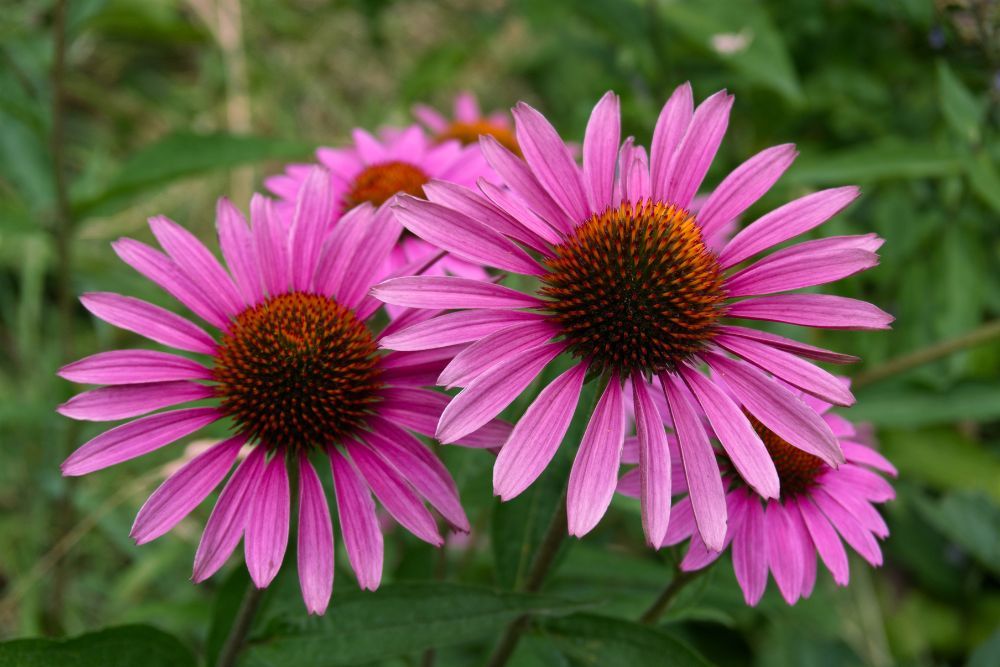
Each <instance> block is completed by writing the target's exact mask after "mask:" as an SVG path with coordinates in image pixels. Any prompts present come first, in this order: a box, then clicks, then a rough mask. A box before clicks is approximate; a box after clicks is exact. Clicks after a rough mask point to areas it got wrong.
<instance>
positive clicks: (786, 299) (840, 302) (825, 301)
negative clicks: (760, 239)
mask: <svg viewBox="0 0 1000 667" xmlns="http://www.w3.org/2000/svg"><path fill="white" fill-rule="evenodd" d="M726 314H727V315H728V316H729V317H740V318H743V319H747V320H766V321H770V322H786V323H788V324H798V325H800V326H806V327H823V328H825V329H888V328H889V324H890V323H892V320H893V317H892V315H890V314H888V313H886V312H885V311H883V310H882V309H880V308H878V307H876V306H873V305H872V304H870V303H867V302H865V301H858V300H857V299H849V298H847V297H843V296H833V295H830V294H778V295H775V296H765V297H758V298H756V299H747V300H746V301H740V302H738V303H733V304H730V305H729V306H728V311H727V313H726Z"/></svg>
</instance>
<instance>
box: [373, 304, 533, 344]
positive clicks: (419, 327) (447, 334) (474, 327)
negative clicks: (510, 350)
mask: <svg viewBox="0 0 1000 667" xmlns="http://www.w3.org/2000/svg"><path fill="white" fill-rule="evenodd" d="M543 317H545V316H544V315H542V314H541V313H532V312H526V311H520V310H515V311H508V310H461V311H458V312H455V313H447V314H445V315H438V316H437V317H435V318H434V319H431V320H427V321H426V322H420V323H418V324H414V325H413V326H409V327H407V328H405V329H403V330H402V331H399V332H397V333H393V334H391V335H389V336H386V337H385V338H382V339H381V340H380V341H379V345H380V346H381V347H384V348H388V349H390V350H427V349H432V348H439V347H446V346H449V345H457V344H459V343H468V342H471V341H475V340H479V339H481V338H483V337H485V336H488V335H490V334H492V333H495V332H497V331H500V330H501V329H506V328H507V327H510V326H511V325H514V324H518V323H521V322H527V321H536V320H539V319H541V318H543Z"/></svg>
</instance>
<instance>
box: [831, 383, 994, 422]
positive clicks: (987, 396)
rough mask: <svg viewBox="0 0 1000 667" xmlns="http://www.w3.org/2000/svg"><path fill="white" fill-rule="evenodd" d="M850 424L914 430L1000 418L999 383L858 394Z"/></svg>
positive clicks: (868, 391)
mask: <svg viewBox="0 0 1000 667" xmlns="http://www.w3.org/2000/svg"><path fill="white" fill-rule="evenodd" d="M850 417H851V420H852V421H855V422H862V421H867V422H871V423H873V424H875V425H876V426H906V427H912V428H917V427H920V426H931V425H934V424H953V423H955V422H958V421H962V420H971V421H990V420H992V419H996V418H998V417H1000V384H997V383H995V382H984V383H977V382H966V383H963V384H959V385H957V386H955V387H951V388H949V389H948V390H947V391H932V390H928V389H915V388H900V387H898V386H897V387H892V388H886V389H879V390H874V389H872V390H865V391H859V392H858V402H857V405H855V406H854V407H852V408H851V411H850Z"/></svg>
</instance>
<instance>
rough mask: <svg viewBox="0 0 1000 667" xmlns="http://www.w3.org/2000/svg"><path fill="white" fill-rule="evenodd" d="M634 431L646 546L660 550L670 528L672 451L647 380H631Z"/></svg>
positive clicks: (636, 377)
mask: <svg viewBox="0 0 1000 667" xmlns="http://www.w3.org/2000/svg"><path fill="white" fill-rule="evenodd" d="M632 393H633V402H634V403H635V429H636V432H637V433H638V435H639V486H640V495H639V501H640V504H641V506H642V530H643V532H644V533H645V535H646V543H647V544H649V545H650V546H651V547H654V548H659V547H660V545H661V544H663V539H664V537H665V536H666V534H667V528H668V527H669V525H670V487H671V484H670V447H669V445H668V444H667V432H666V431H665V430H664V428H663V419H662V418H661V417H660V413H659V411H658V410H657V409H656V404H655V403H654V402H653V399H652V397H650V395H649V389H648V388H647V385H646V380H645V378H643V377H642V376H641V375H639V374H638V373H636V374H635V375H634V376H633V377H632Z"/></svg>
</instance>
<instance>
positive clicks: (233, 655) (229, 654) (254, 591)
mask: <svg viewBox="0 0 1000 667" xmlns="http://www.w3.org/2000/svg"><path fill="white" fill-rule="evenodd" d="M263 598H264V589H263V588H257V587H256V586H255V585H254V583H253V582H252V581H251V582H249V583H248V584H247V590H246V592H245V593H244V594H243V601H242V602H240V610H239V611H238V612H237V613H236V618H235V620H233V627H232V628H230V629H229V636H228V637H226V643H225V644H224V645H223V646H222V652H221V653H220V654H219V662H217V663H216V667H234V665H235V664H236V659H237V658H239V656H240V651H242V650H243V645H244V644H245V643H246V640H247V635H249V634H250V628H251V627H252V626H253V619H254V618H255V617H256V616H257V609H258V608H259V607H260V602H261V600H262V599H263Z"/></svg>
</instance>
